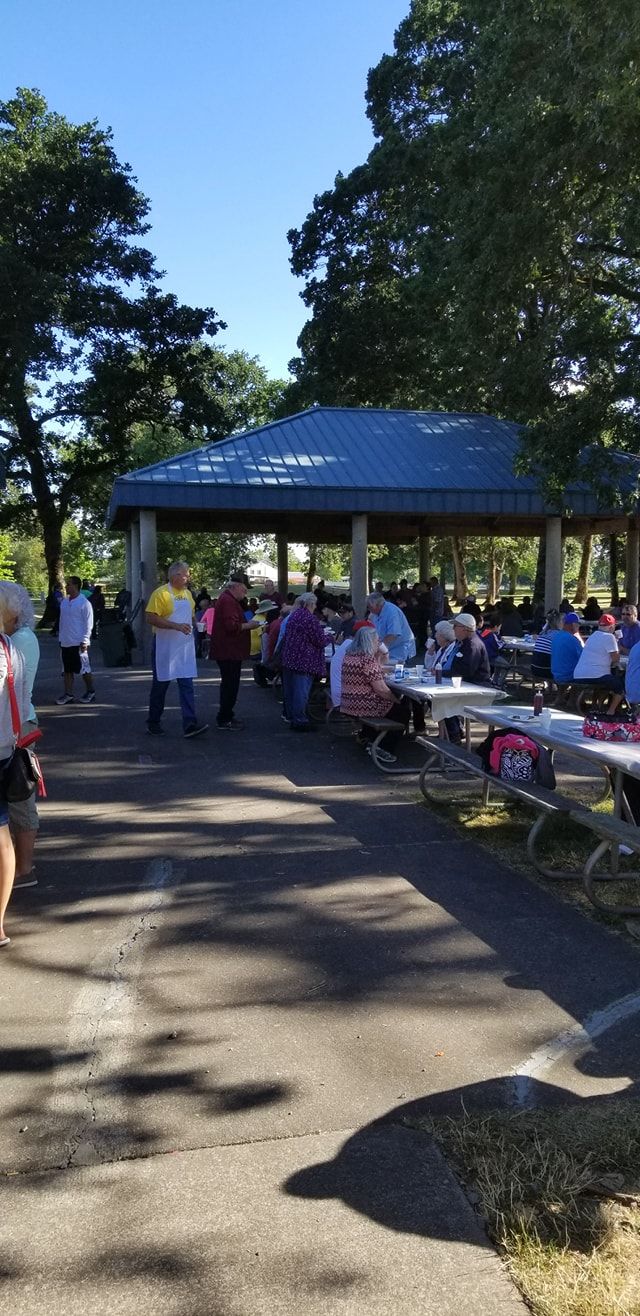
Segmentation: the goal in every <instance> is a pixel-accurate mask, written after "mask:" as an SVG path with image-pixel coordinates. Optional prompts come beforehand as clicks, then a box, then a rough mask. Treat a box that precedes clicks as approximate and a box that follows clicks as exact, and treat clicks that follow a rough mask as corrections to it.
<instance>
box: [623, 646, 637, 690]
mask: <svg viewBox="0 0 640 1316" xmlns="http://www.w3.org/2000/svg"><path fill="white" fill-rule="evenodd" d="M624 690H625V694H626V696H627V699H628V700H629V703H630V704H640V644H634V646H633V649H632V650H631V653H630V654H629V661H628V663H627V670H626V672H625V674H624Z"/></svg>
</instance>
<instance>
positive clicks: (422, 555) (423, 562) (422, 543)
mask: <svg viewBox="0 0 640 1316" xmlns="http://www.w3.org/2000/svg"><path fill="white" fill-rule="evenodd" d="M418 578H419V580H420V581H421V582H422V581H428V580H430V579H431V536H430V535H420V538H419V539H418Z"/></svg>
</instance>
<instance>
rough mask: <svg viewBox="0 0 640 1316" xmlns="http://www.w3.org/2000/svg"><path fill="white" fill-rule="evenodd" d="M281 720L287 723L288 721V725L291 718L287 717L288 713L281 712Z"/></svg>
mask: <svg viewBox="0 0 640 1316" xmlns="http://www.w3.org/2000/svg"><path fill="white" fill-rule="evenodd" d="M280 721H281V722H286V723H287V726H288V725H289V718H288V717H287V715H286V713H281V714H280Z"/></svg>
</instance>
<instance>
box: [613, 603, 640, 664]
mask: <svg viewBox="0 0 640 1316" xmlns="http://www.w3.org/2000/svg"><path fill="white" fill-rule="evenodd" d="M638 640H640V621H638V609H637V608H636V607H635V606H634V604H633V603H625V604H624V605H623V608H622V635H621V636H620V640H619V642H618V648H619V650H620V653H631V650H632V649H633V646H634V644H637V643H638Z"/></svg>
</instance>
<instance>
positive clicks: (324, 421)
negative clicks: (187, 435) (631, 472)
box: [108, 407, 597, 525]
mask: <svg viewBox="0 0 640 1316" xmlns="http://www.w3.org/2000/svg"><path fill="white" fill-rule="evenodd" d="M519 430H520V427H519V426H517V425H514V424H511V423H510V422H509V421H504V420H496V419H495V418H494V417H492V416H479V415H468V414H465V413H448V412H428V411H382V410H373V409H369V408H349V407H314V408H312V409H311V410H309V411H304V412H301V413H299V414H298V415H295V416H289V417H287V419H285V420H280V421H274V422H273V423H272V424H269V425H262V426H260V428H259V429H255V430H251V431H249V432H248V433H245V434H242V435H238V436H236V437H234V438H229V439H224V440H222V441H221V442H219V443H209V444H207V445H206V446H204V447H202V448H196V449H195V450H194V451H192V452H188V453H183V454H181V455H180V456H177V457H171V458H169V459H168V460H167V461H162V462H158V463H157V464H155V465H153V466H146V467H143V468H141V469H140V470H137V471H132V472H131V473H130V474H128V475H123V476H120V477H119V478H118V479H117V480H116V481H115V483H114V487H113V493H112V497H111V503H110V506H109V513H108V523H109V524H110V525H113V524H115V523H116V522H119V523H120V524H122V521H123V514H124V518H125V520H126V519H128V518H127V517H126V512H125V509H126V508H134V507H135V508H138V507H147V508H158V509H160V508H171V509H181V508H185V509H189V508H193V509H196V508H197V509H206V508H210V509H212V510H213V509H216V508H217V509H222V508H224V509H226V510H233V509H244V510H256V511H258V510H259V511H279V512H304V511H305V510H309V511H314V512H323V511H326V512H360V511H362V512H365V511H367V512H378V513H383V514H385V513H386V514H396V515H398V514H400V515H402V514H411V513H414V514H419V515H421V516H425V515H429V513H437V514H439V515H443V514H449V515H456V514H462V515H473V514H474V513H477V514H478V515H487V514H488V515H511V516H514V515H515V516H519V515H522V516H536V515H538V516H539V515H544V513H545V511H546V510H547V509H546V507H545V503H544V499H543V498H542V496H541V494H540V493H539V492H538V488H537V485H536V482H535V480H534V479H532V478H530V477H523V476H517V475H515V474H514V470H513V466H514V458H515V456H516V454H517V451H518V447H519V443H518V435H519ZM571 493H572V496H571V498H570V499H569V501H570V503H571V504H572V506H573V510H574V512H577V513H583V514H585V513H586V514H590V513H593V512H595V511H596V510H597V507H596V500H595V498H594V495H593V494H592V493H591V492H590V490H589V489H588V488H587V487H585V486H582V487H580V486H576V488H575V489H574V490H572V491H571Z"/></svg>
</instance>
